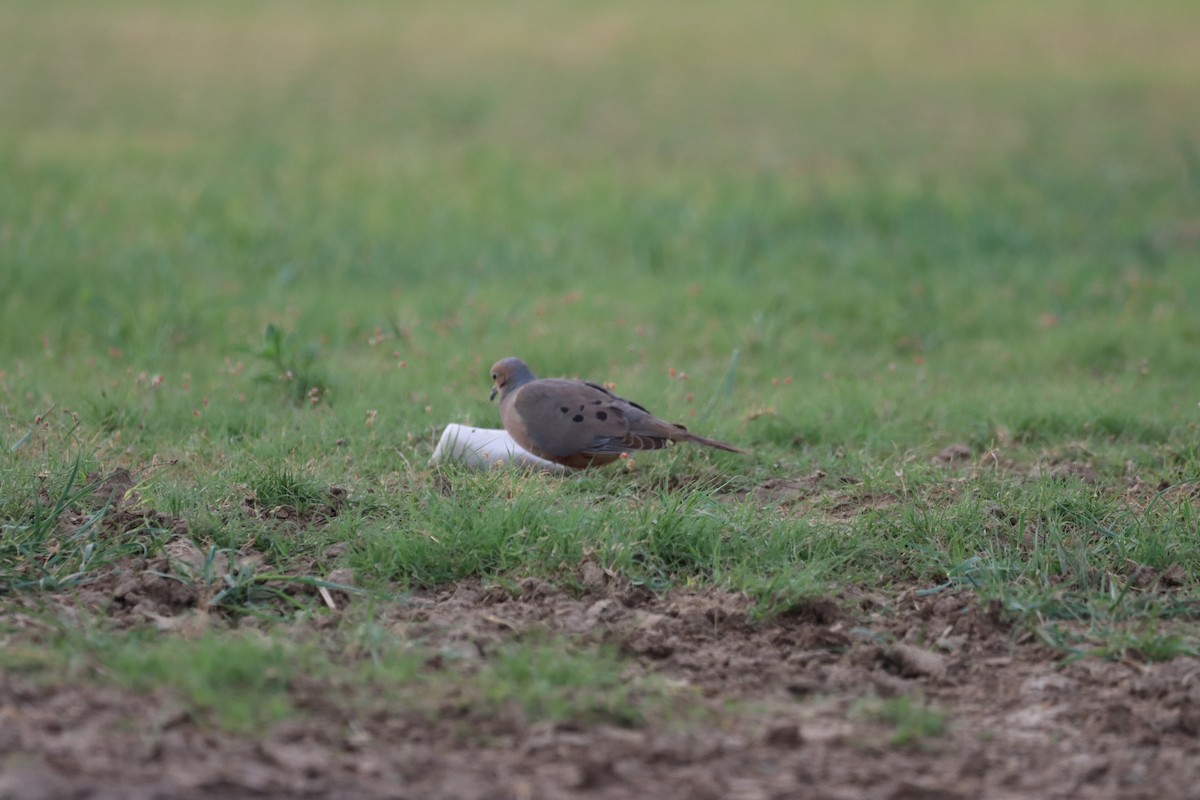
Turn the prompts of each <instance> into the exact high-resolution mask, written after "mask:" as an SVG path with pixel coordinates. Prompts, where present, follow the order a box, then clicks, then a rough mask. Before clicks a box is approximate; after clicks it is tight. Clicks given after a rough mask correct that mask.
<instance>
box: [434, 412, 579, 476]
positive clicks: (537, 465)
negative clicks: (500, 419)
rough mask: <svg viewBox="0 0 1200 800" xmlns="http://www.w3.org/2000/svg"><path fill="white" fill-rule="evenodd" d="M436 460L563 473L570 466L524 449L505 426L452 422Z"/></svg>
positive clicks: (437, 451) (435, 449) (435, 455)
mask: <svg viewBox="0 0 1200 800" xmlns="http://www.w3.org/2000/svg"><path fill="white" fill-rule="evenodd" d="M431 460H432V461H433V463H435V464H437V463H438V462H440V461H447V462H450V461H458V462H461V463H463V464H465V465H467V466H468V467H472V468H474V469H480V470H483V469H502V468H504V467H510V468H511V467H524V468H526V469H539V470H542V471H543V472H552V473H555V474H562V473H564V472H566V471H567V468H566V467H564V466H563V465H562V464H555V463H554V462H553V461H547V460H546V459H544V458H538V457H537V456H535V455H534V454H533V453H530V452H529V451H528V450H525V449H524V448H522V447H521V445H519V444H517V443H516V441H515V440H514V439H513V438H512V437H511V436H509V435H508V433H507V432H505V431H503V430H495V429H492V428H472V427H471V426H469V425H455V424H454V423H451V424H449V425H447V426H446V429H445V430H444V431H442V438H441V439H438V443H437V447H435V448H434V449H433V458H432V459H431Z"/></svg>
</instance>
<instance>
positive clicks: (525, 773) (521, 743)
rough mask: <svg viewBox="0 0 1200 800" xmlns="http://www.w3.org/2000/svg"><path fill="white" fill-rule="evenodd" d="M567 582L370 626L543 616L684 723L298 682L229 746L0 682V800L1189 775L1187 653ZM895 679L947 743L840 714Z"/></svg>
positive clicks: (478, 627) (994, 791)
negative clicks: (1069, 647) (937, 714)
mask: <svg viewBox="0 0 1200 800" xmlns="http://www.w3.org/2000/svg"><path fill="white" fill-rule="evenodd" d="M146 566H147V568H150V567H154V568H155V571H158V570H161V569H162V568H163V565H162V564H154V565H149V564H148V565H146ZM577 577H578V582H579V584H581V585H582V586H583V592H582V594H580V593H578V592H573V593H572V594H567V593H564V592H563V591H561V590H560V589H558V588H556V587H555V586H552V585H550V584H548V583H546V582H543V581H540V580H536V579H528V580H526V581H524V582H523V583H522V584H521V585H520V587H519V589H518V590H517V591H511V590H501V589H499V588H497V587H484V586H482V585H481V584H479V583H478V582H466V583H463V584H460V585H458V586H456V587H453V588H452V589H448V590H444V591H440V592H430V593H425V594H419V595H417V596H415V597H413V598H412V599H411V601H410V602H408V603H406V604H403V605H399V606H397V607H395V608H394V609H392V610H391V611H390V612H389V613H390V614H391V617H390V618H389V619H388V624H389V625H390V626H391V627H392V628H393V630H394V631H395V632H396V633H398V634H401V635H404V636H408V637H412V638H414V639H420V640H422V641H424V642H426V643H428V644H429V645H430V646H431V647H433V648H436V649H440V650H443V651H451V652H461V653H462V654H463V657H470V654H471V653H479V654H484V653H487V652H489V651H490V650H491V649H493V648H495V647H496V646H497V645H498V644H500V643H502V642H503V641H505V640H506V639H508V638H510V637H514V636H522V635H526V634H529V633H530V632H533V631H539V630H542V631H549V632H554V633H559V634H565V635H569V636H572V637H576V638H580V639H582V640H584V641H595V642H605V643H610V644H612V645H615V646H617V647H618V648H619V649H620V650H621V651H622V652H623V653H625V654H626V655H627V656H629V657H630V658H631V659H632V664H633V666H632V667H631V670H633V671H636V672H639V673H642V674H653V675H655V676H657V677H658V678H660V679H666V680H670V681H671V682H672V683H673V685H675V686H678V687H679V689H680V693H681V696H684V697H690V698H692V700H691V702H693V703H695V704H696V705H697V706H698V707H699V708H701V709H702V712H701V713H699V714H698V716H696V717H695V718H694V720H693V721H692V722H686V721H685V722H680V721H678V720H676V721H673V722H665V723H664V722H651V723H649V724H648V725H646V726H644V727H640V728H622V727H617V726H604V725H601V726H590V727H589V726H574V725H563V724H552V723H546V722H531V721H529V720H527V719H525V718H523V716H522V714H521V713H520V712H519V711H518V710H516V709H512V710H511V712H505V713H501V714H498V715H497V714H491V715H488V716H482V715H481V716H479V717H476V716H474V715H472V714H471V713H469V712H468V713H466V714H464V713H462V712H461V711H458V712H456V713H453V714H443V715H441V716H437V715H435V716H433V717H430V716H429V715H425V714H416V713H414V714H412V715H410V716H405V715H402V714H401V715H396V714H395V712H381V713H378V714H370V713H368V714H365V715H363V714H357V715H353V716H352V715H351V713H350V712H348V711H347V710H346V709H345V708H344V707H342V706H340V705H339V702H338V698H337V697H335V696H329V695H328V694H327V689H326V688H325V687H322V686H320V685H317V684H316V683H315V682H314V685H313V686H311V687H305V686H296V687H293V688H294V690H295V691H296V693H297V694H298V695H299V696H300V697H301V706H302V708H303V709H304V711H305V714H304V716H303V717H302V718H299V719H294V720H290V721H288V722H285V723H281V724H280V725H278V726H276V727H275V728H274V729H272V730H268V731H264V732H263V733H262V735H261V736H258V737H253V738H243V737H236V736H230V735H227V734H222V733H220V732H217V731H214V730H212V729H211V728H205V727H200V726H198V725H197V724H195V723H194V722H193V721H192V720H191V719H189V718H188V716H187V715H185V714H182V713H181V712H180V711H179V710H178V708H177V707H175V706H174V705H173V704H172V703H171V701H170V700H169V699H168V698H166V697H163V696H158V695H150V696H145V695H136V694H133V693H130V692H126V691H123V690H118V689H114V688H101V687H96V686H72V685H54V686H46V685H42V684H39V683H38V682H36V681H34V680H32V679H30V678H29V677H28V676H16V675H12V674H4V675H0V798H92V799H96V798H168V797H169V798H177V797H183V798H191V797H215V796H220V797H231V798H238V797H256V798H258V797H365V798H431V797H440V798H462V799H463V800H467V799H468V798H470V799H476V798H478V799H479V800H483V798H513V799H514V800H517V799H520V798H530V799H532V798H565V797H585V798H626V797H637V796H640V797H654V798H657V799H658V800H668V799H669V798H743V799H744V800H752V799H755V798H783V797H817V798H847V799H848V798H890V799H891V800H915V799H916V798H937V799H939V800H942V799H949V798H1024V797H1028V798H1034V797H1037V798H1117V797H1121V798H1141V797H1144V798H1174V797H1179V798H1183V797H1194V796H1195V792H1196V788H1195V787H1196V786H1197V785H1200V739H1198V738H1197V735H1198V734H1200V660H1197V659H1192V658H1181V659H1176V660H1174V661H1171V662H1169V663H1164V664H1150V665H1146V664H1134V663H1112V662H1101V661H1095V660H1085V661H1079V662H1075V663H1064V662H1063V660H1062V658H1061V654H1060V653H1058V652H1056V651H1052V650H1050V649H1047V648H1044V647H1042V646H1040V645H1038V644H1037V643H1036V642H1034V641H1031V640H1029V638H1028V637H1027V636H1026V637H1022V636H1019V635H1017V634H1016V633H1015V632H1014V631H1012V630H1010V629H1009V627H1008V626H1007V625H1006V624H1004V623H1003V622H1002V621H1001V618H1000V615H999V614H998V613H997V609H994V608H993V609H989V608H986V607H984V606H981V605H980V604H979V603H978V601H977V599H976V598H974V597H973V596H972V595H970V594H969V593H966V592H958V593H955V592H946V593H942V594H938V595H933V596H930V597H920V596H918V595H917V594H916V592H915V591H909V592H905V593H903V594H901V595H900V596H899V597H892V598H890V599H889V598H884V597H877V596H869V595H863V596H859V597H839V598H829V599H826V600H819V601H814V602H810V603H808V604H806V605H804V606H803V607H800V608H797V609H795V610H794V611H793V612H791V613H789V614H786V615H784V616H782V617H779V618H776V619H773V620H771V621H769V622H766V623H757V622H755V621H753V620H751V619H748V617H747V613H746V612H747V606H748V603H747V601H746V600H745V599H744V598H742V597H740V596H736V595H729V594H722V593H717V592H712V591H705V592H694V591H683V590H678V591H672V592H670V593H668V594H666V595H665V596H655V595H653V594H651V593H650V592H648V591H646V590H644V589H641V588H638V587H631V586H629V585H627V584H623V583H622V582H621V581H619V580H616V579H614V578H612V577H611V576H609V575H607V574H606V573H605V572H604V571H603V570H602V569H600V567H598V566H597V565H595V564H593V563H590V562H585V563H584V564H582V565H581V566H580V569H579V572H578V576H577ZM174 585H175V586H178V583H174ZM156 586H157V588H156ZM159 589H162V590H164V591H163V592H159V591H158V590H159ZM172 591H174V590H172ZM100 594H106V595H107V600H106V602H108V603H109V605H110V608H111V609H112V610H114V611H116V612H117V613H130V614H133V613H137V614H141V615H142V616H145V615H147V614H150V615H153V616H155V617H160V618H161V617H164V616H169V615H171V614H174V613H178V614H179V615H180V616H183V615H185V614H187V613H189V612H188V611H187V608H188V606H189V603H190V601H189V598H187V597H186V596H185V595H181V594H170V593H167V592H166V584H163V585H161V586H159V585H157V584H156V583H155V581H154V580H153V579H152V576H148V577H147V578H146V579H145V580H143V581H141V582H140V583H139V581H138V580H136V579H135V580H128V579H127V580H125V581H124V582H123V583H120V584H118V583H117V582H114V583H113V584H112V585H110V586H108V587H107V588H106V589H105V590H104V592H101V593H100ZM90 599H91V601H93V602H100V601H102V600H103V598H102V597H101V596H95V597H92V598H90ZM143 606H144V607H143ZM430 668H431V669H436V668H437V665H436V664H431V665H430ZM631 677H633V676H631ZM912 692H920V693H922V694H923V695H924V697H925V698H926V699H927V700H928V701H929V702H930V703H931V704H932V705H933V706H934V707H936V708H939V709H941V710H943V711H944V712H946V715H947V720H948V722H949V729H948V731H947V732H946V733H945V734H944V735H942V736H933V737H925V738H923V739H921V740H920V741H918V742H917V743H914V744H908V745H897V744H895V743H894V742H893V741H892V738H891V737H892V734H893V732H894V729H893V728H892V727H891V726H889V725H887V724H885V723H883V722H880V721H878V720H877V719H874V718H871V717H870V716H868V715H863V714H862V713H859V712H858V711H856V709H859V708H861V702H862V698H864V697H879V698H888V697H894V696H897V695H901V694H908V693H912Z"/></svg>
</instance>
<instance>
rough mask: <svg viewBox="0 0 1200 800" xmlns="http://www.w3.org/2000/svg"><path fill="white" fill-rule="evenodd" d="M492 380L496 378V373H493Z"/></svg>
mask: <svg viewBox="0 0 1200 800" xmlns="http://www.w3.org/2000/svg"><path fill="white" fill-rule="evenodd" d="M492 380H496V373H494V372H493V373H492Z"/></svg>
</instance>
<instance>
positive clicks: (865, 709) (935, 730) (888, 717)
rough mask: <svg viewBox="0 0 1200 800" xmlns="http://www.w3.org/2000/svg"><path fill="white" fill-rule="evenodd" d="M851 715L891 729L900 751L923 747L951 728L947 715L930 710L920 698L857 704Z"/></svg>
mask: <svg viewBox="0 0 1200 800" xmlns="http://www.w3.org/2000/svg"><path fill="white" fill-rule="evenodd" d="M851 713H852V714H853V715H855V716H860V717H864V718H867V719H874V720H878V721H879V722H884V723H886V724H888V725H891V726H892V728H893V731H892V737H891V742H892V744H894V745H896V746H897V747H902V746H906V745H922V744H924V743H926V742H927V740H929V739H931V738H934V737H938V736H943V735H945V734H946V732H947V730H948V728H949V726H948V723H947V722H946V714H945V713H944V712H942V711H939V710H937V709H934V708H932V707H931V706H929V705H928V704H927V703H926V702H925V700H924V698H922V697H921V696H920V695H913V694H902V695H900V696H898V697H892V698H889V699H887V700H881V699H879V698H877V697H876V698H868V699H864V700H861V701H859V702H858V703H857V704H855V706H854V707H853V708H852V709H851Z"/></svg>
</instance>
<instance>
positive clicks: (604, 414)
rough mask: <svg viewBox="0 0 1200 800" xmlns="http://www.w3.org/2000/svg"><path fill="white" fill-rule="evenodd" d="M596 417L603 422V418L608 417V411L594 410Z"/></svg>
mask: <svg viewBox="0 0 1200 800" xmlns="http://www.w3.org/2000/svg"><path fill="white" fill-rule="evenodd" d="M596 419H598V420H600V421H601V422H603V421H604V420H606V419H608V413H607V412H605V411H597V412H596Z"/></svg>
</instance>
